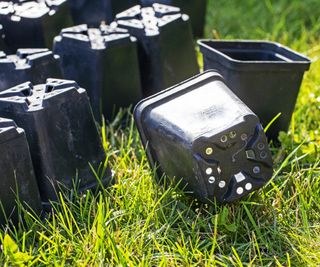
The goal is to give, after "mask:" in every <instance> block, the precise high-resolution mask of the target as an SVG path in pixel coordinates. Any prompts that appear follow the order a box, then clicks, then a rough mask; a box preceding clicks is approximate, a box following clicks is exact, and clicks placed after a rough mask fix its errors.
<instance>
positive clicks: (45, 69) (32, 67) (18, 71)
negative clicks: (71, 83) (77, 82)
mask: <svg viewBox="0 0 320 267" xmlns="http://www.w3.org/2000/svg"><path fill="white" fill-rule="evenodd" d="M49 77H55V78H62V73H61V70H60V63H59V56H57V55H54V54H53V53H52V52H51V51H49V50H48V49H27V48H25V49H19V50H18V51H17V53H16V54H14V55H6V54H5V53H3V52H0V91H3V90H6V89H8V88H10V87H12V86H15V85H17V84H20V83H24V82H27V81H31V82H32V83H35V84H38V83H45V82H46V80H47V79H48V78H49Z"/></svg>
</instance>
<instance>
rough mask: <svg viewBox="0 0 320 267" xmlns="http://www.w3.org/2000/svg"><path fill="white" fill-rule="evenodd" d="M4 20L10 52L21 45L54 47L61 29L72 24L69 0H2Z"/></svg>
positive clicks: (0, 20)
mask: <svg viewBox="0 0 320 267" xmlns="http://www.w3.org/2000/svg"><path fill="white" fill-rule="evenodd" d="M0 23H1V24H2V25H3V28H4V34H5V42H6V44H7V47H8V51H9V52H10V53H15V52H16V50H17V49H19V48H43V47H47V48H51V47H52V40H53V38H54V37H55V36H56V35H57V34H59V32H60V30H61V29H63V28H65V27H68V26H71V25H72V19H71V15H70V13H69V6H68V5H67V2H66V0H47V1H26V2H20V3H14V2H1V3H0Z"/></svg>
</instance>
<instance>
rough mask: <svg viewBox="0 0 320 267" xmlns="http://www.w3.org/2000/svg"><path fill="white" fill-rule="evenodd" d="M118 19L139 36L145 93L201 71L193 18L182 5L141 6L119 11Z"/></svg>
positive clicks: (151, 92) (168, 85)
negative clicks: (193, 29) (193, 33)
mask: <svg viewBox="0 0 320 267" xmlns="http://www.w3.org/2000/svg"><path fill="white" fill-rule="evenodd" d="M116 22H117V24H118V26H119V27H120V28H126V29H128V31H129V33H130V34H131V35H133V36H134V37H136V38H137V39H138V50H139V62H140V73H141V82H142V88H143V93H144V96H149V95H152V94H154V93H157V92H159V91H161V90H163V89H165V88H168V87H170V86H172V85H174V84H176V83H178V82H181V81H183V80H185V79H187V78H190V77H192V76H193V75H196V74H197V73H199V67H198V63H197V58H196V53H195V50H194V43H193V37H192V32H191V27H190V22H189V17H188V16H187V15H184V14H182V13H181V12H180V9H179V8H176V7H171V6H166V5H160V4H153V5H152V7H145V8H141V6H139V5H138V6H135V7H133V8H131V9H128V10H126V11H124V12H123V13H120V14H118V15H117V16H116Z"/></svg>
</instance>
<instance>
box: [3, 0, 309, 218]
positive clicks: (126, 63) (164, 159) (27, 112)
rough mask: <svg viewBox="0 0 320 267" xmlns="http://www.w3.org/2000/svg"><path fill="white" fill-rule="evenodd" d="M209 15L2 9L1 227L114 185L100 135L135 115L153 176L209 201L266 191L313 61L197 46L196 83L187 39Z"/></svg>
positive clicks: (241, 45) (74, 7)
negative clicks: (130, 111) (71, 195)
mask: <svg viewBox="0 0 320 267" xmlns="http://www.w3.org/2000/svg"><path fill="white" fill-rule="evenodd" d="M206 6H207V1H206V0H201V1H200V0H188V1H182V0H181V1H180V0H159V1H152V0H24V1H19V0H11V1H7V2H0V37H1V39H0V49H1V50H2V52H0V77H1V81H0V117H1V118H0V144H1V149H2V150H1V151H2V153H1V156H0V166H2V167H1V168H0V181H1V182H2V183H3V187H2V191H1V192H2V193H1V194H0V203H1V205H2V206H3V209H2V213H0V224H7V223H8V222H9V221H12V222H17V221H18V220H19V219H21V217H20V215H21V214H23V213H21V212H20V210H33V211H34V212H36V213H37V214H41V213H42V212H43V211H44V210H45V211H46V210H47V211H48V210H50V207H51V204H52V201H54V202H59V192H60V191H64V190H67V191H70V190H76V191H77V192H78V193H79V194H82V193H83V192H85V191H86V190H98V189H99V187H101V186H102V187H106V186H108V185H110V184H111V183H112V181H113V175H112V172H111V169H110V167H109V165H108V162H106V152H105V151H104V149H103V145H102V140H101V137H100V135H99V127H97V126H99V124H101V123H103V120H106V121H107V122H112V120H113V119H114V118H115V117H116V115H117V113H118V112H119V110H120V109H122V108H130V107H133V106H135V105H136V108H135V110H134V119H135V122H136V125H137V128H138V131H139V133H140V136H141V140H142V143H143V145H144V146H145V148H146V153H147V157H148V159H149V161H150V164H151V166H152V167H153V168H157V174H158V178H159V180H161V178H162V177H164V174H166V175H167V176H169V177H170V178H172V180H173V181H174V182H176V183H179V185H180V186H181V187H182V188H183V189H185V190H186V191H187V192H190V193H192V195H194V196H195V197H197V198H198V199H200V200H201V201H203V202H207V203H212V202H214V201H216V202H218V203H230V202H234V201H236V200H239V199H241V198H242V197H244V196H246V195H248V194H250V193H251V192H253V191H255V190H257V189H259V188H261V187H262V186H263V185H265V184H266V183H267V182H268V181H269V179H270V178H271V177H272V173H273V170H272V157H271V153H270V150H269V146H268V141H273V142H274V143H276V142H277V137H278V134H279V131H286V130H287V129H288V126H289V123H290V119H291V115H292V112H293V109H294V106H295V101H296V98H297V95H298V92H299V88H300V85H301V82H302V79H303V74H304V72H305V71H306V70H308V68H309V66H310V61H309V59H308V58H306V57H304V56H302V55H300V54H298V53H296V52H294V51H292V50H290V49H288V48H286V47H283V46H281V45H279V44H277V43H271V42H258V41H215V40H199V42H198V44H199V45H200V50H201V52H202V53H203V58H204V69H205V70H206V72H204V73H202V74H199V72H200V70H199V66H198V60H197V55H196V51H195V45H194V39H193V38H194V36H196V37H201V36H203V29H204V22H205V13H206ZM51 48H52V51H51V50H50V49H51ZM211 69H214V71H213V70H211ZM143 98H144V99H143ZM142 99H143V100H142ZM139 101H140V102H139ZM278 113H281V115H280V117H279V118H278V119H277V120H276V121H275V122H274V123H273V124H272V125H271V127H270V129H269V131H268V132H267V135H266V134H265V133H264V130H263V126H266V125H267V124H268V123H269V122H270V121H272V119H273V118H274V117H275V116H276V115H277V114H278ZM92 169H95V170H96V171H93V170H92ZM30 192H31V194H30ZM17 199H19V200H20V202H17V201H16V200H17ZM22 219H23V218H22Z"/></svg>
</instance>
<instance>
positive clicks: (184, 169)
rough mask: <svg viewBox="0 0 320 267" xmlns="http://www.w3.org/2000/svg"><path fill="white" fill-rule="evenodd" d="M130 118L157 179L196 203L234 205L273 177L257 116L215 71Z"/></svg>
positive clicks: (158, 98)
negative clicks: (163, 179)
mask: <svg viewBox="0 0 320 267" xmlns="http://www.w3.org/2000/svg"><path fill="white" fill-rule="evenodd" d="M134 116H135V121H136V125H137V127H138V130H139V133H140V136H141V139H142V143H143V145H144V146H145V147H146V149H147V155H148V159H149V161H150V163H151V166H152V167H158V176H159V177H161V176H162V175H163V174H166V175H168V176H169V177H170V178H175V179H177V180H176V182H180V185H181V186H182V187H183V188H185V189H186V190H187V191H188V192H192V193H193V194H194V195H195V196H196V197H198V198H199V199H200V200H201V201H204V202H211V201H214V199H216V200H217V201H218V202H219V203H226V202H233V201H236V200H238V199H240V198H241V197H243V196H245V195H247V194H249V193H251V192H253V191H254V190H257V189H258V188H260V187H262V186H263V185H264V184H265V183H266V182H267V181H268V180H269V179H270V178H271V176H272V173H273V170H272V158H271V153H270V151H269V148H268V143H267V139H266V136H265V134H264V131H263V128H262V126H261V124H260V122H259V119H258V117H257V116H256V115H255V114H254V113H253V112H252V111H251V110H250V109H249V108H248V107H247V106H246V105H245V104H244V103H243V102H241V100H240V99H239V98H238V97H237V96H236V95H235V94H234V93H232V91H231V90H230V89H228V87H227V86H226V85H225V82H224V80H223V78H222V77H221V75H220V74H218V73H217V72H214V71H208V72H205V73H203V74H201V75H198V76H196V77H194V78H192V79H190V80H187V81H185V82H183V83H181V84H179V85H177V86H174V87H172V88H170V89H168V90H165V91H162V92H160V93H158V94H156V95H154V96H151V97H149V98H147V99H145V100H142V101H141V102H140V103H139V104H138V105H137V106H136V109H135V112H134ZM180 179H181V180H180Z"/></svg>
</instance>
